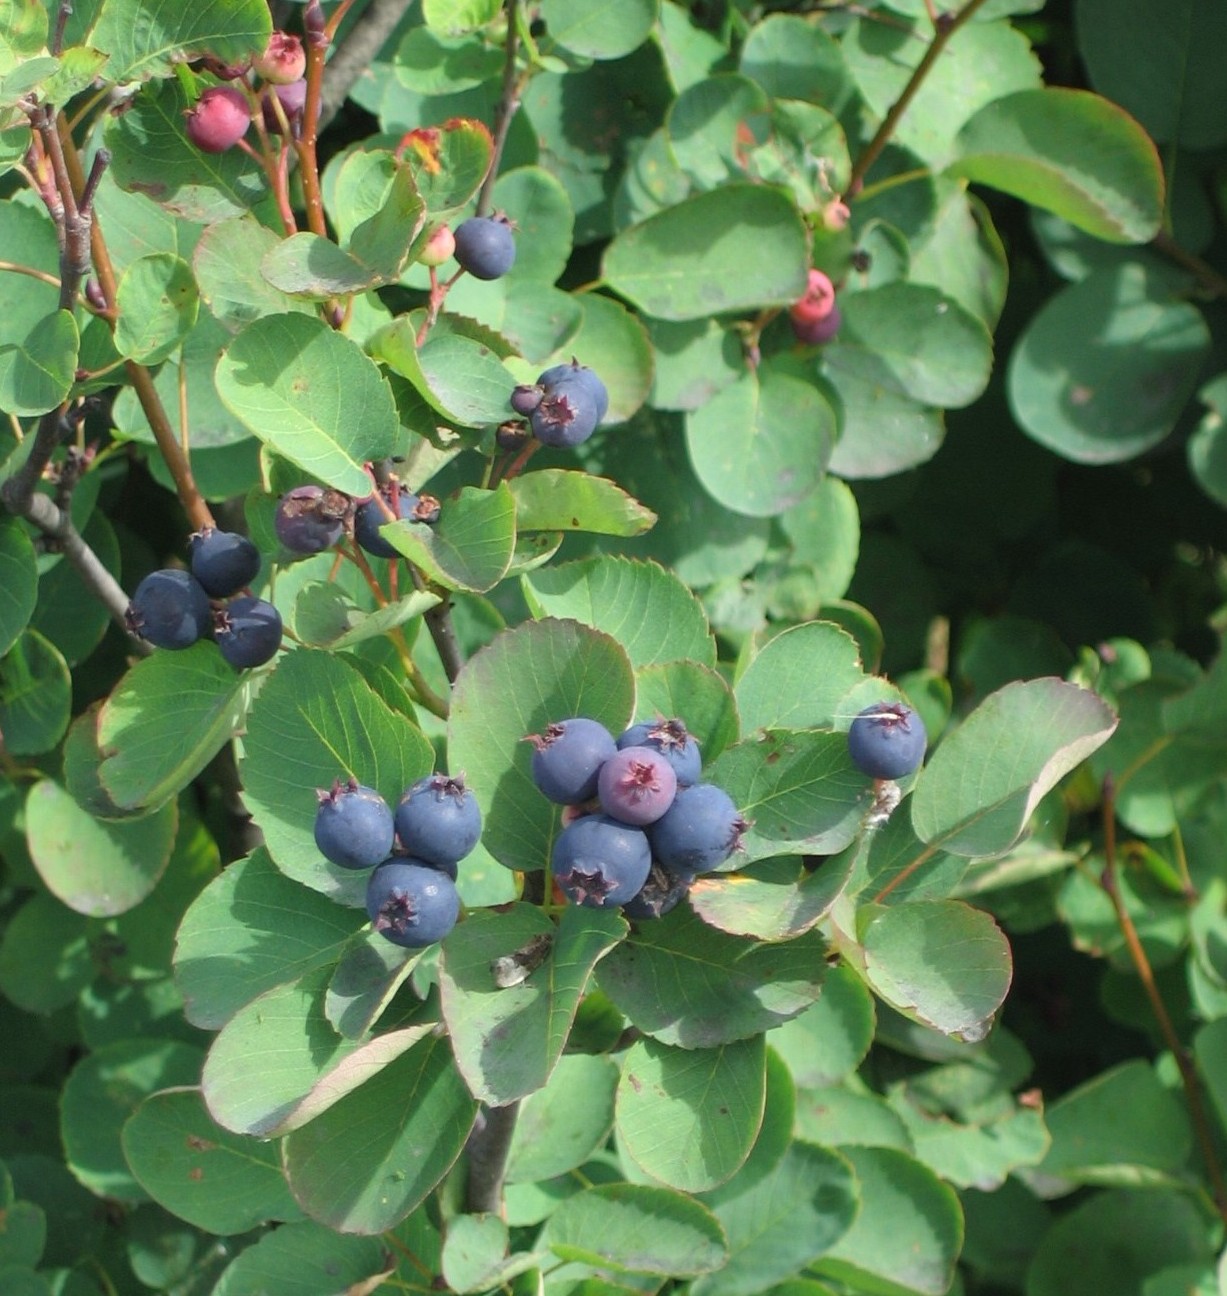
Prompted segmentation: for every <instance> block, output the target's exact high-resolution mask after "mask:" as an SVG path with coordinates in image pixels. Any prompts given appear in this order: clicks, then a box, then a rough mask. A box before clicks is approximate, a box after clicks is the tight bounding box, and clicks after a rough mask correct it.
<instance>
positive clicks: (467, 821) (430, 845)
mask: <svg viewBox="0 0 1227 1296" xmlns="http://www.w3.org/2000/svg"><path fill="white" fill-rule="evenodd" d="M318 795H319V809H318V810H317V811H316V814H315V844H316V846H318V847H319V850H320V854H321V855H323V856H324V858H325V859H327V860H330V861H331V862H332V863H333V864H336V865H338V866H339V867H340V868H347V869H372V870H373V872H372V873H371V876H370V879H369V880H368V882H367V886H366V911H367V913H368V914H369V915H370V919H371V923H372V924H373V926H374V928H375V930H376V931H377V932H379V934H380V935H381V936H384V937H386V938H387V939H388V940H390V941H391V942H392V943H393V944H395V945H402V946H404V947H405V948H406V949H421V948H423V947H424V946H426V945H433V944H434V943H435V942H436V941H440V940H442V939H443V938H444V936H446V935H447V933H448V932H449V931H451V929H452V928H453V927H454V926H455V925H456V919H457V917H459V914H460V896H459V894H458V893H457V891H456V875H457V866H458V865H459V863H460V861H461V860H462V859H463V858H464V857H465V856H466V855H467V854H468V853H469V852H470V851H471V850H472V849H473V847H474V846H476V845H477V840H478V838H479V837H480V836H481V810H480V809H479V808H478V805H477V801H476V799H475V798H474V796H473V794H472V792H471V791H470V790H469V789H468V788H467V787H466V786H465V782H464V775H462V774H460V775H456V776H455V777H452V776H451V775H450V774H428V775H426V777H425V778H421V779H418V781H417V782H416V783H414V785H413V786H412V787H410V788H408V789H407V790H406V791H405V794H404V795H403V796H402V797H401V799H400V801H399V802H398V803H397V806H396V810H395V811H393V810H392V809H391V807H389V805H388V803H387V802H386V801H385V800H384V799H383V797H381V796H380V795H379V793H378V792H376V791H375V790H374V789H373V788H369V787H363V786H362V785H361V784H359V783H358V782H357V780H355V779H350V780H349V781H348V782H347V783H341V782H339V781H338V782H337V783H334V784H333V786H332V787H331V788H328V789H321V790H320V792H319V794H318Z"/></svg>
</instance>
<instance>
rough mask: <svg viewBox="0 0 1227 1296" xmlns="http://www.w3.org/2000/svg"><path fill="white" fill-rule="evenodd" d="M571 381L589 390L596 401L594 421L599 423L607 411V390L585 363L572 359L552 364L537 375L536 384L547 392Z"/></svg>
mask: <svg viewBox="0 0 1227 1296" xmlns="http://www.w3.org/2000/svg"><path fill="white" fill-rule="evenodd" d="M571 381H574V382H578V383H581V384H582V385H583V386H585V387H586V388H587V389H588V390H589V392H591V394H592V398H593V400H595V401H596V421H597V422H598V423H599V422H600V421H601V420H602V419H603V418H604V417H605V415H606V414H607V413H609V391H608V390H607V389H606V387H605V384H604V383H603V382H602V381H601V380H600V379H599V378H598V377H597V376H596V374H595V373H594V372H593V370H591V369H589V368H588V366H587V365H582V364H580V362H579V361H578V360H572V361H571V362H570V364H560V365H554V366H553V367H552V368H550V369H547V370H546V371H545V372H544V373H543V374H541V375H540V377H538V379H537V386H538V387H542V388H544V389H545V390H546V391H547V392H549V391H552V390H553V389H554V388H555V387H557V386H558V385H559V384H560V383H565V382H571Z"/></svg>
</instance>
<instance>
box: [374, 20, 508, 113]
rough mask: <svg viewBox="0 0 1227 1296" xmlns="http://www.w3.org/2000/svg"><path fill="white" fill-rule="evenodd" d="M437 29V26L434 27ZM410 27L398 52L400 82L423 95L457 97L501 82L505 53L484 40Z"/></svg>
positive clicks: (397, 69)
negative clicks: (455, 95)
mask: <svg viewBox="0 0 1227 1296" xmlns="http://www.w3.org/2000/svg"><path fill="white" fill-rule="evenodd" d="M431 26H433V24H431ZM431 26H425V27H410V28H409V30H408V31H407V32H405V34H404V36H403V37H402V39H401V43H400V45H399V46H398V47H397V50H396V59H395V61H394V62H393V65H392V66H393V70H394V72H395V73H396V79H397V80H398V81H399V82H400V83H401V85H403V86H405V87H406V88H407V89H409V90H414V91H416V92H417V93H418V94H420V95H436V94H456V93H458V92H460V91H462V90H471V89H472V88H473V87H474V86H479V85H481V84H482V83H483V82H486V81H493V80H494V79H495V78H497V76H498V74H499V72H500V71H501V69H502V66H503V59H502V51H501V50H498V49H495V48H493V47H492V46H491V45H490V44H489V43H488V42H487V41H486V40H485V39H484V38H483V37H481V36H476V35H474V36H461V37H457V36H455V35H449V34H448V33H446V32H442V33H441V32H439V31H432V30H431Z"/></svg>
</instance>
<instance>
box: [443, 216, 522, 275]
mask: <svg viewBox="0 0 1227 1296" xmlns="http://www.w3.org/2000/svg"><path fill="white" fill-rule="evenodd" d="M455 257H456V260H457V261H458V262H459V263H460V265H461V266H462V267H463V268H464V269H465V270H467V271H468V272H469V274H471V275H472V276H473V277H474V278H475V279H501V278H502V277H503V275H505V274H506V273H507V271H508V270H510V269H511V267H512V266H513V265H515V259H516V241H515V236H514V235H513V234H512V232H511V222H510V221H509V220H508V219H507V218H506V217H505V216H498V215H495V216H470V217H469V219H468V220H466V221H463V222H461V224H460V225H459V226H457V228H456V252H455Z"/></svg>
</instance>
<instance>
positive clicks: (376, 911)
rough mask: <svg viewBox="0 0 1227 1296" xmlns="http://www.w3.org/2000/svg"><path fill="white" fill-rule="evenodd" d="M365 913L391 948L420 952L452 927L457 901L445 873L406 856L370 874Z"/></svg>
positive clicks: (449, 879) (456, 896)
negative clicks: (396, 946)
mask: <svg viewBox="0 0 1227 1296" xmlns="http://www.w3.org/2000/svg"><path fill="white" fill-rule="evenodd" d="M366 912H367V915H368V916H369V917H370V920H371V922H372V924H373V925H374V928H375V930H376V931H377V932H378V933H379V934H380V935H381V936H384V937H386V938H387V939H388V940H390V941H391V942H392V943H393V944H394V945H402V946H404V947H405V948H406V949H422V948H423V946H426V945H433V944H434V943H435V942H436V941H441V940H442V939H443V938H444V936H446V935H447V933H448V932H450V931H451V929H452V928H453V927H454V926H455V925H456V919H457V917H458V916H459V914H460V897H459V895H458V894H457V893H456V884H455V883H454V882H453V881H452V879H451V878H450V877H449V876H448V875H447V874H446V873H444V872H443V871H442V870H440V869H436V868H431V867H430V866H429V865H428V864H424V863H423V862H422V861H421V860H415V859H414V858H413V856H411V855H410V856H406V857H405V858H403V859H389V860H385V861H384V863H382V864H381V865H380V866H379V867H378V868H377V869H376V870H375V871H374V873H372V874H371V877H370V881H369V882H368V883H367V884H366Z"/></svg>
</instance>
